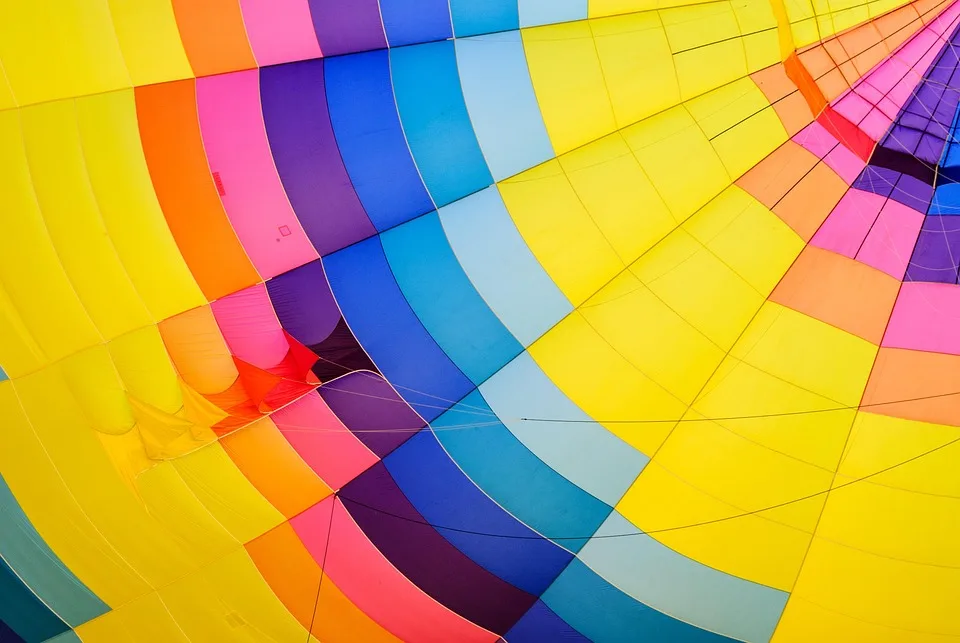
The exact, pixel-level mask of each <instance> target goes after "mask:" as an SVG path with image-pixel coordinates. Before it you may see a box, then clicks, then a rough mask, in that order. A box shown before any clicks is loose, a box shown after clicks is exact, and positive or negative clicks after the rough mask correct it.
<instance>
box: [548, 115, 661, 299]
mask: <svg viewBox="0 0 960 643" xmlns="http://www.w3.org/2000/svg"><path fill="white" fill-rule="evenodd" d="M560 165H561V166H562V167H563V169H564V171H565V172H566V174H567V178H568V179H569V180H570V183H571V185H572V186H573V188H574V190H575V191H576V193H577V197H579V199H580V202H581V203H582V204H583V206H584V208H585V209H586V211H587V212H588V213H589V214H590V216H591V218H592V219H593V221H594V223H596V225H597V226H598V227H599V228H600V229H601V230H602V231H603V234H604V237H605V238H606V239H607V241H609V243H610V245H612V246H613V248H614V250H615V251H616V253H617V255H618V257H619V258H620V260H621V261H623V262H627V263H629V262H631V261H633V260H635V259H636V258H637V257H639V256H640V255H641V254H642V253H643V252H646V251H647V250H649V249H650V248H651V247H652V246H653V244H655V243H656V242H657V241H659V240H660V239H662V238H663V237H664V236H665V235H666V234H667V233H668V232H670V230H672V229H673V228H674V227H675V226H676V223H677V222H676V221H675V220H674V218H673V217H672V216H671V215H670V211H669V210H668V209H667V206H666V205H665V204H664V202H663V200H662V199H661V198H660V195H659V194H657V191H656V190H655V189H654V187H653V184H652V183H651V182H650V179H648V178H647V176H646V174H645V173H644V172H643V170H642V169H641V167H640V164H639V162H638V161H637V159H636V158H635V157H634V155H633V152H632V151H631V149H630V148H629V146H627V144H626V141H624V140H623V137H622V136H621V135H620V134H619V133H616V134H611V135H610V136H607V137H604V138H602V139H600V140H598V141H595V142H593V143H591V144H589V145H585V146H583V147H581V148H580V149H577V150H574V151H573V152H570V153H568V154H565V155H564V156H562V157H560ZM602 283H603V282H600V283H597V284H595V285H594V290H596V288H598V287H599V286H600V285H601V284H602Z"/></svg>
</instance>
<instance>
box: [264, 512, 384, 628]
mask: <svg viewBox="0 0 960 643" xmlns="http://www.w3.org/2000/svg"><path fill="white" fill-rule="evenodd" d="M329 502H332V499H331V500H330V501H329ZM324 509H325V510H328V511H329V509H327V508H326V507H325V508H324ZM246 547H247V552H248V553H249V554H250V557H251V558H252V559H253V562H254V563H255V564H256V565H257V568H258V569H259V570H260V573H261V574H262V575H263V578H264V579H265V580H266V581H267V584H268V585H270V588H271V589H272V590H273V592H274V593H275V594H276V595H277V597H278V598H279V599H280V600H281V601H282V602H283V604H284V605H285V606H286V607H287V609H288V610H290V613H291V614H293V616H294V617H295V618H296V619H297V620H298V621H300V622H301V623H302V624H303V626H304V627H305V628H309V627H310V624H311V623H313V630H312V632H311V633H312V634H313V635H314V636H316V637H317V638H318V639H319V640H321V641H323V643H358V642H360V641H362V642H363V643H400V640H399V639H398V638H396V637H395V636H393V635H392V634H390V633H389V632H387V631H386V630H384V629H383V628H382V627H380V625H378V624H377V623H375V622H374V621H372V620H370V618H369V617H368V616H367V615H366V614H364V613H363V612H361V611H360V610H359V609H358V608H357V607H356V605H354V604H353V603H352V602H350V599H348V598H347V597H346V596H344V594H343V592H341V591H340V589H339V588H338V587H337V586H336V585H335V584H334V583H333V581H332V580H331V579H330V577H329V576H327V577H325V578H324V579H323V583H322V584H321V583H320V575H321V571H320V567H319V566H318V565H317V563H316V561H314V559H313V557H312V556H311V555H310V552H308V551H307V549H306V548H305V547H304V546H303V543H302V542H301V541H300V539H299V538H298V537H297V534H296V532H295V531H294V530H293V527H291V526H290V523H286V522H285V523H283V524H282V525H280V526H278V527H275V528H274V529H271V530H270V531H268V532H267V533H265V534H263V535H262V536H260V537H258V538H256V539H254V540H252V541H250V542H249V543H247V545H246ZM370 582H376V581H375V579H370ZM318 587H319V588H320V596H319V598H318V597H317V588H318ZM314 604H316V606H317V607H316V610H314Z"/></svg>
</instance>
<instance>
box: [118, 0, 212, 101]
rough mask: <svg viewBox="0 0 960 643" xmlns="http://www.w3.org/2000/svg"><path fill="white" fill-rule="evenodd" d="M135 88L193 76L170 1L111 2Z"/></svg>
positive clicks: (124, 55) (133, 0) (120, 0)
mask: <svg viewBox="0 0 960 643" xmlns="http://www.w3.org/2000/svg"><path fill="white" fill-rule="evenodd" d="M108 3H109V6H110V14H111V16H112V17H113V24H114V29H115V30H116V34H117V40H118V41H119V43H120V50H121V52H122V54H123V59H124V61H125V62H126V65H127V69H128V70H129V71H130V80H131V81H132V82H133V84H134V85H136V86H139V85H149V84H152V83H162V82H165V81H169V80H179V79H181V78H190V77H192V76H193V70H192V69H191V68H190V63H189V62H187V54H186V52H185V51H184V49H183V43H182V42H181V41H180V32H179V31H178V30H177V20H176V17H175V16H174V14H173V5H172V4H171V2H170V0H108Z"/></svg>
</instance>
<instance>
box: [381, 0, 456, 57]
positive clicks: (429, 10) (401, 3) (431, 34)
mask: <svg viewBox="0 0 960 643" xmlns="http://www.w3.org/2000/svg"><path fill="white" fill-rule="evenodd" d="M380 15H381V17H382V18H383V27H384V29H385V30H386V32H387V40H388V41H389V43H390V46H391V47H402V46H403V45H413V44H416V43H420V42H431V41H433V40H446V39H447V38H449V37H451V36H452V35H453V31H452V30H451V25H450V8H449V2H448V0H380Z"/></svg>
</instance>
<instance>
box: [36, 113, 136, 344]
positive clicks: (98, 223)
mask: <svg viewBox="0 0 960 643" xmlns="http://www.w3.org/2000/svg"><path fill="white" fill-rule="evenodd" d="M21 120H22V124H23V139H24V142H25V145H26V150H27V161H28V162H29V166H30V175H31V177H32V179H33V185H34V189H35V192H36V195H37V202H38V203H39V204H40V212H41V214H42V215H43V220H44V222H45V224H46V227H47V230H48V232H49V234H50V238H51V239H52V240H53V245H54V247H55V248H56V251H57V254H58V256H59V257H60V261H61V263H62V264H63V267H64V269H65V270H66V273H67V276H68V277H69V278H70V282H71V283H72V284H73V287H74V289H75V290H76V292H77V294H78V295H79V296H80V299H81V301H82V302H83V306H84V308H85V309H86V310H87V312H88V313H89V315H90V317H91V318H92V319H93V322H94V323H95V324H96V325H97V328H98V329H99V330H100V333H101V335H103V336H104V338H106V339H112V338H114V337H117V336H118V335H122V334H123V333H126V332H128V331H130V330H132V329H134V328H138V327H140V326H143V325H144V324H149V323H150V322H151V321H152V318H151V316H150V314H149V313H148V312H147V309H146V307H145V306H144V305H143V302H142V301H141V300H140V297H139V295H138V294H137V291H136V290H135V289H134V287H133V283H132V282H131V281H130V278H129V277H128V276H127V273H126V271H125V270H124V269H123V264H121V263H120V259H119V257H118V256H117V252H116V250H115V249H114V247H113V243H112V241H111V239H110V237H109V235H108V234H107V230H106V228H105V227H104V225H103V220H102V219H101V218H100V211H99V209H98V207H97V202H96V200H95V199H94V196H93V191H92V190H91V187H90V180H89V178H88V177H87V172H86V167H85V163H84V159H83V150H82V148H81V146H80V134H79V131H78V130H77V113H76V109H75V107H74V102H73V101H72V100H71V101H60V102H55V103H46V104H44V105H37V106H34V107H30V108H27V109H24V110H22V111H21Z"/></svg>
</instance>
